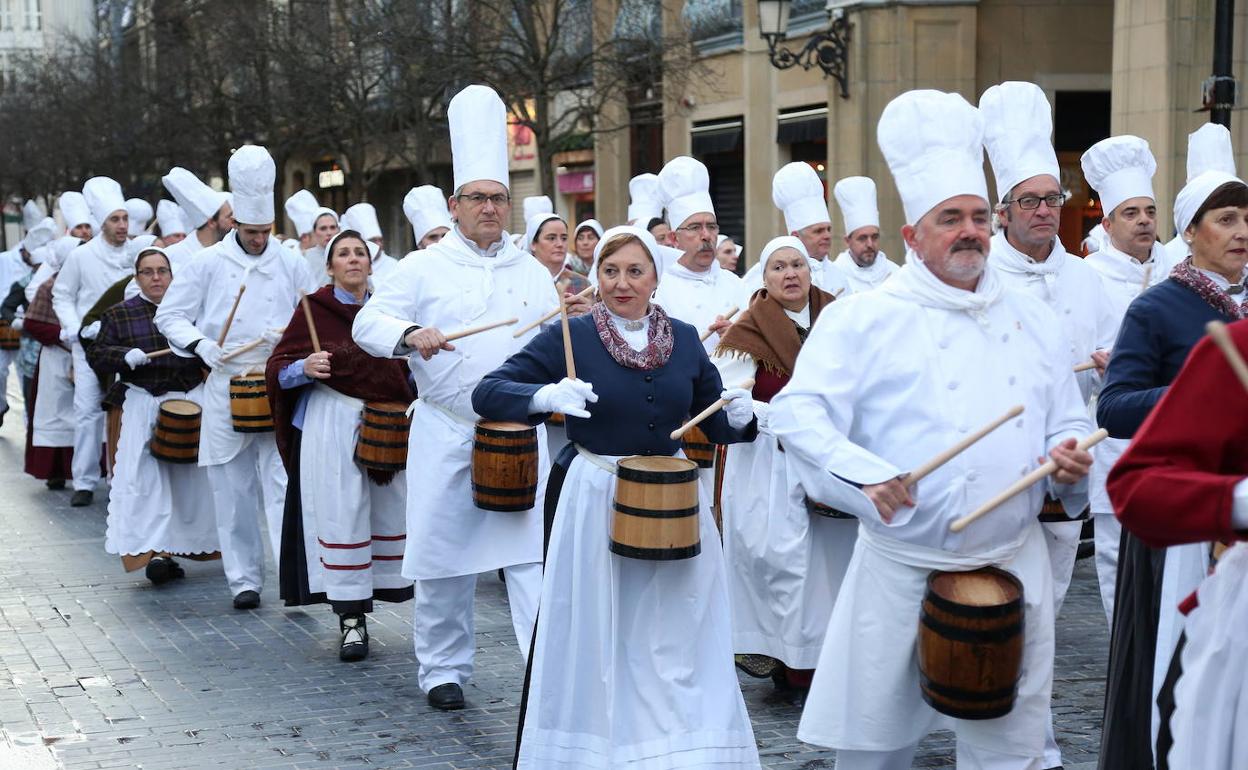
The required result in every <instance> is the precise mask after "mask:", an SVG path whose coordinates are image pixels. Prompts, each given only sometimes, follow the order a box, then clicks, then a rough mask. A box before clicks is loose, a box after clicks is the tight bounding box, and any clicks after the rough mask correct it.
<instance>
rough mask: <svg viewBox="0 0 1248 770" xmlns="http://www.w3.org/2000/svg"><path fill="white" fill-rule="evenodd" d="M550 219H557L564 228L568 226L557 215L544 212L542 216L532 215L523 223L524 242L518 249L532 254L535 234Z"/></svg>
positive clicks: (535, 238)
mask: <svg viewBox="0 0 1248 770" xmlns="http://www.w3.org/2000/svg"><path fill="white" fill-rule="evenodd" d="M552 219H558V220H559V221H560V222H563V224H564V226H567V224H568V223H567V222H564V221H563V217H561V216H559V215H558V214H553V213H550V212H546V213H543V214H534V215H533V216H531V217H529V219H528V221H527V222H525V226H524V242H523V243H521V244H520V248H522V249H524V250H525V251H527V252H529V253H532V252H533V241H535V240H537V234H538V233H539V232H540V231H541V229H542V225H544V224H546V223H547V222H549V221H550V220H552Z"/></svg>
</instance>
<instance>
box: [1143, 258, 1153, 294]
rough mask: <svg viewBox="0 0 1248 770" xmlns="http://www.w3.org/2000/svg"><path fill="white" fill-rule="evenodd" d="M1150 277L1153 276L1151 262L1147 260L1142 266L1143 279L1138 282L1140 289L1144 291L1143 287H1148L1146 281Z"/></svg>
mask: <svg viewBox="0 0 1248 770" xmlns="http://www.w3.org/2000/svg"><path fill="white" fill-rule="evenodd" d="M1152 277H1153V263H1152V262H1149V263H1148V264H1147V265H1145V266H1144V281H1143V283H1141V284H1140V291H1144V290H1145V289H1147V288H1148V282H1149V281H1150V280H1151V279H1152Z"/></svg>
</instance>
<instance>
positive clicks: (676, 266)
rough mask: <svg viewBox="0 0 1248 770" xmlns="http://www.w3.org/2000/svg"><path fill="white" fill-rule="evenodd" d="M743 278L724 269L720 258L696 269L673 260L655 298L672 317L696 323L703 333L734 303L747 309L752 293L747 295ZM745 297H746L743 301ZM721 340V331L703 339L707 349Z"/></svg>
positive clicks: (660, 282) (692, 324)
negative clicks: (703, 268) (700, 269)
mask: <svg viewBox="0 0 1248 770" xmlns="http://www.w3.org/2000/svg"><path fill="white" fill-rule="evenodd" d="M742 295H743V286H742V283H741V279H740V278H738V277H737V276H736V275H735V274H733V273H730V272H728V271H727V270H724V269H723V268H722V267H720V266H719V262H718V261H714V262H711V267H710V268H709V269H708V270H704V271H702V272H700V273H699V272H695V271H693V270H690V269H689V268H687V267H685V266H684V265H682V264H680V263H679V262H673V263H672V264H671V265H669V266H668V268H667V270H666V271H665V272H664V273H663V280H661V281H659V288H658V291H657V292H656V293H655V295H654V301H655V303H657V304H658V305H659V306H660V307H662V308H663V310H664V311H665V312H666V313H667V314H668V315H669V316H671V317H672V318H678V319H680V320H681V321H684V322H685V323H687V324H689V325H691V326H693V328H695V329H697V330H698V333H699V334H701V333H703V332H705V331H706V328H707V327H708V326H710V325H711V324H712V323H713V322H714V321H715V316H718V315H726V314H727V313H728V312H729V311H730V310H732V309H733V308H734V307H737V308H740V309H741V310H744V309H745V307H746V305H748V304H749V303H748V297H743V296H742ZM743 300H744V301H743ZM718 344H719V334H712V335H711V336H710V337H708V338H707V339H706V341H705V342H703V343H702V345H703V347H705V348H706V350H707V352H708V353H709V352H710V351H712V350H714V349H715V346H716V345H718Z"/></svg>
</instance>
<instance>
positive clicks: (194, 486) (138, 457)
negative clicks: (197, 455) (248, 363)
mask: <svg viewBox="0 0 1248 770" xmlns="http://www.w3.org/2000/svg"><path fill="white" fill-rule="evenodd" d="M203 389H204V386H203V385H200V386H198V387H195V388H193V389H192V390H191V391H190V392H189V393H166V394H164V395H163V396H153V395H152V394H151V393H148V392H147V391H146V390H143V389H142V388H135V387H130V388H127V389H126V398H125V401H124V403H123V405H122V411H121V437H120V438H119V439H118V441H117V466H116V470H115V471H114V473H113V484H112V489H111V490H110V492H109V495H108V530H107V532H106V533H105V535H104V550H106V551H108V552H109V553H115V554H120V555H123V556H138V555H140V554H144V553H147V552H148V551H156V552H158V553H159V552H161V551H167V552H169V553H175V554H198V553H212V552H213V551H219V550H221V546H220V544H219V543H218V540H217V517H216V514H215V513H214V512H213V506H212V488H211V487H210V486H209V484H208V472H207V471H205V470H204V469H203V468H201V467H199V466H198V465H196V464H194V463H188V464H179V463H168V462H161V461H160V460H157V459H156V458H155V457H152V454H151V452H149V451H148V442H149V441H150V440H151V438H152V426H154V425H155V424H156V416H157V414H158V412H159V411H160V404H161V403H162V402H164V401H168V400H170V399H175V398H180V399H187V400H189V401H194V402H195V403H197V404H198V403H200V401H201V398H202V397H203Z"/></svg>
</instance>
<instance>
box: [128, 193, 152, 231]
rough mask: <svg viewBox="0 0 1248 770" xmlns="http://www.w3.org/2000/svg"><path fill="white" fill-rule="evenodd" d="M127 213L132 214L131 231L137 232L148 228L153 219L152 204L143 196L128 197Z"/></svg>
mask: <svg viewBox="0 0 1248 770" xmlns="http://www.w3.org/2000/svg"><path fill="white" fill-rule="evenodd" d="M126 213H127V214H129V215H130V232H131V233H137V232H139V231H140V230H146V229H147V223H148V222H151V221H152V204H150V203H148V202H147V201H145V200H143V199H142V198H127V199H126Z"/></svg>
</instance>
